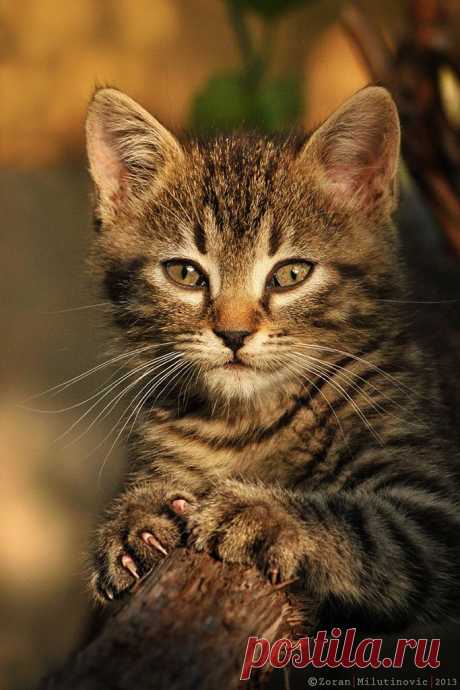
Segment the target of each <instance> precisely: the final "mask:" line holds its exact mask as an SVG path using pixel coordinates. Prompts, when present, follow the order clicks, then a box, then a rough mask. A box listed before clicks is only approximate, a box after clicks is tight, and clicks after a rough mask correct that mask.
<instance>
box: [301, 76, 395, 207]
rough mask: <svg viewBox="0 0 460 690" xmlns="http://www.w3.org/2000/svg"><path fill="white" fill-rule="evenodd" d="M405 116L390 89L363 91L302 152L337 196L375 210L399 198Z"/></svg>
mask: <svg viewBox="0 0 460 690" xmlns="http://www.w3.org/2000/svg"><path fill="white" fill-rule="evenodd" d="M399 145H400V128H399V118H398V113H397V110H396V106H395V103H394V101H393V99H392V97H391V96H390V94H389V93H388V91H387V90H386V89H383V88H381V87H377V86H370V87H367V88H365V89H362V90H361V91H358V93H356V94H355V95H354V96H352V97H351V98H350V99H349V100H348V101H347V102H346V103H345V104H344V105H343V106H342V107H341V108H339V110H337V111H336V112H335V113H334V114H333V115H331V117H330V118H329V119H328V120H326V122H325V123H324V124H323V125H321V127H320V128H319V129H317V130H316V132H315V133H314V134H313V135H312V137H311V138H310V139H309V141H308V142H307V144H306V145H305V147H304V149H303V151H302V152H301V154H300V158H301V160H302V161H303V162H305V163H307V165H308V168H309V169H311V170H312V171H313V173H316V175H317V176H318V177H319V179H320V184H321V185H322V187H323V188H324V190H325V191H326V193H330V195H331V198H333V199H334V201H335V202H337V203H341V204H343V205H346V206H351V205H353V206H354V207H357V208H361V209H362V210H372V209H373V208H374V207H375V206H376V205H380V204H381V203H386V204H387V206H388V210H389V211H391V210H393V208H394V206H395V203H396V199H395V197H396V173H397V169H398V158H399Z"/></svg>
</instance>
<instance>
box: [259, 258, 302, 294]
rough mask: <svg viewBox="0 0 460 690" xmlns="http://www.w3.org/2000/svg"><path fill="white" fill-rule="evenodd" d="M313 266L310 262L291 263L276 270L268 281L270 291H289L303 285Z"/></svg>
mask: <svg viewBox="0 0 460 690" xmlns="http://www.w3.org/2000/svg"><path fill="white" fill-rule="evenodd" d="M312 270H313V265H312V264H311V263H309V262H308V261H289V262H286V263H284V264H282V265H281V266H279V268H278V269H276V270H275V271H274V272H273V274H272V276H271V278H270V279H269V281H268V284H267V287H268V289H271V290H273V289H279V290H284V289H286V290H288V289H289V288H293V287H297V286H298V285H301V284H302V283H303V282H304V281H305V280H306V279H307V278H308V276H309V275H310V273H311V272H312Z"/></svg>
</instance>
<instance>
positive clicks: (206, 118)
mask: <svg viewBox="0 0 460 690" xmlns="http://www.w3.org/2000/svg"><path fill="white" fill-rule="evenodd" d="M250 111H251V99H250V97H249V93H248V89H247V87H246V84H245V81H244V78H243V76H242V75H241V74H227V75H222V76H218V77H213V78H212V79H210V80H209V82H208V84H207V85H206V86H205V88H204V89H203V90H202V91H199V92H198V93H197V94H196V96H195V98H194V100H193V103H192V111H191V127H192V129H193V130H195V131H198V132H204V133H211V132H217V131H230V130H232V129H236V128H238V127H241V126H242V125H243V124H245V122H246V121H247V120H248V114H249V113H250Z"/></svg>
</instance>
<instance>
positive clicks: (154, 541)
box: [141, 532, 168, 556]
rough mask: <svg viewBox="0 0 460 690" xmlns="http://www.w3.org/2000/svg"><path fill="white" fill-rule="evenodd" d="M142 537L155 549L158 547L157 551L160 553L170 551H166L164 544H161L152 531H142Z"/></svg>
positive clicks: (166, 553) (165, 553) (164, 553)
mask: <svg viewBox="0 0 460 690" xmlns="http://www.w3.org/2000/svg"><path fill="white" fill-rule="evenodd" d="M141 539H142V541H143V542H144V543H145V544H147V546H151V547H153V548H154V549H157V551H160V553H162V554H163V555H164V556H167V555H168V552H167V551H166V549H165V548H164V546H162V544H160V542H159V541H158V539H157V538H156V537H155V536H154V535H153V534H152V533H151V532H142V534H141Z"/></svg>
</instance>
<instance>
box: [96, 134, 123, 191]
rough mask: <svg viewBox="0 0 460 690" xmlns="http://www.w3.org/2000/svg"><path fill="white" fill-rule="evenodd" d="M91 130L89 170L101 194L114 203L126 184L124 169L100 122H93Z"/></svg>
mask: <svg viewBox="0 0 460 690" xmlns="http://www.w3.org/2000/svg"><path fill="white" fill-rule="evenodd" d="M92 130H93V131H92V136H91V139H90V141H89V154H90V155H89V157H90V165H91V172H92V174H93V177H94V180H95V182H96V184H97V186H98V187H99V191H100V193H101V195H102V196H103V197H104V198H105V199H106V200H107V201H109V200H110V201H112V202H113V203H116V202H118V201H119V200H120V199H121V197H122V195H123V191H124V189H125V186H126V170H125V167H124V166H123V164H122V163H121V161H120V159H119V157H118V155H117V152H116V150H115V147H114V146H113V144H111V143H110V140H109V137H108V135H107V133H106V132H105V131H104V128H103V126H102V124H101V123H100V122H96V123H94V125H93V128H92Z"/></svg>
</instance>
